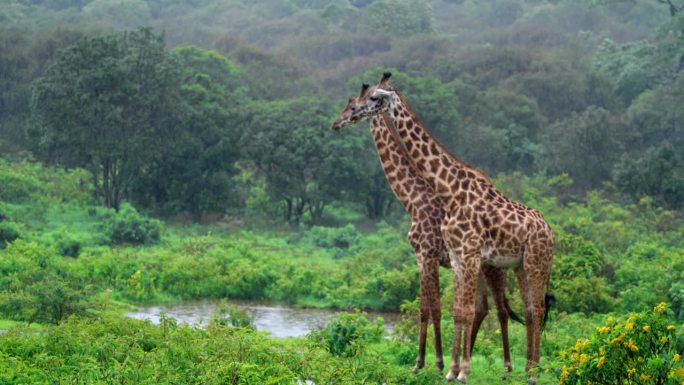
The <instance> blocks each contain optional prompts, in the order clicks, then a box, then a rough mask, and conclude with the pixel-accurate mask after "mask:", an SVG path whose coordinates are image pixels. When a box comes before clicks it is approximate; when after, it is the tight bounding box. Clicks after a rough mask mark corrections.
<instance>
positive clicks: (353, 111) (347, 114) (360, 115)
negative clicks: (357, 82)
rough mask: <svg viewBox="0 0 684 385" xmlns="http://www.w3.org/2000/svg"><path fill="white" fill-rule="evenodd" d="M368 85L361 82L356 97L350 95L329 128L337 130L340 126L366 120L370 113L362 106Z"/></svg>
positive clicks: (366, 95)
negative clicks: (359, 90)
mask: <svg viewBox="0 0 684 385" xmlns="http://www.w3.org/2000/svg"><path fill="white" fill-rule="evenodd" d="M369 88H370V86H369V85H368V84H366V83H363V85H362V86H361V92H360V93H359V95H358V96H357V97H350V98H349V101H348V102H347V106H346V107H344V109H343V110H342V112H341V113H340V117H339V118H337V120H335V122H334V123H333V124H332V126H331V127H330V129H331V130H333V131H337V130H339V129H340V128H342V127H344V126H346V125H349V124H354V123H358V122H360V121H363V120H366V119H367V118H368V117H369V116H370V115H366V114H365V113H364V109H363V106H364V105H365V101H366V99H368V90H369Z"/></svg>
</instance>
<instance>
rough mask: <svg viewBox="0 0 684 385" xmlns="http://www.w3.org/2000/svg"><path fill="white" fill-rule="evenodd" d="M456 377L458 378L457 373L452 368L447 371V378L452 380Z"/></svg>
mask: <svg viewBox="0 0 684 385" xmlns="http://www.w3.org/2000/svg"><path fill="white" fill-rule="evenodd" d="M455 379H456V374H455V373H454V372H453V371H452V370H450V371H449V373H447V375H446V380H447V381H450V382H451V381H453V380H455Z"/></svg>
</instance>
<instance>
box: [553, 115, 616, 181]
mask: <svg viewBox="0 0 684 385" xmlns="http://www.w3.org/2000/svg"><path fill="white" fill-rule="evenodd" d="M624 132H625V126H624V124H623V122H622V121H621V120H620V118H619V117H616V116H614V115H613V114H611V113H610V112H609V111H606V110H604V109H602V108H600V107H595V106H591V107H589V108H587V109H586V110H585V111H583V112H581V113H579V114H573V115H572V116H571V117H569V118H568V119H565V120H562V121H559V122H557V123H554V124H552V125H551V126H550V127H549V128H548V132H546V133H545V135H544V138H543V141H544V147H545V148H546V149H547V153H546V154H545V156H544V158H543V159H542V162H543V163H542V165H543V168H544V169H545V170H546V171H547V172H548V173H549V174H551V175H559V174H561V173H567V174H568V175H569V176H570V177H571V178H572V179H573V180H574V181H575V182H576V183H575V185H576V186H578V187H580V188H583V189H587V188H590V187H593V186H596V185H598V184H599V183H601V182H602V181H605V180H608V179H610V177H611V172H612V169H613V166H614V164H615V162H616V161H617V159H618V157H619V156H620V154H621V152H622V151H621V150H622V148H624V142H623V139H624Z"/></svg>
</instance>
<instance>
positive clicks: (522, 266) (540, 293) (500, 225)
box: [357, 73, 555, 383]
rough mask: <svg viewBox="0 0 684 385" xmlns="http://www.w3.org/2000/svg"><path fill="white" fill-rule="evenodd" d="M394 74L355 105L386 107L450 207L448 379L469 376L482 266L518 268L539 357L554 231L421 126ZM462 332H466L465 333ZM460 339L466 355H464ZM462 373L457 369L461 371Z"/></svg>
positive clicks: (366, 110) (368, 113) (445, 229)
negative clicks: (393, 82)
mask: <svg viewBox="0 0 684 385" xmlns="http://www.w3.org/2000/svg"><path fill="white" fill-rule="evenodd" d="M390 76H391V74H390V73H385V75H384V76H383V78H382V80H381V81H380V82H379V83H378V84H377V85H376V86H374V87H373V88H372V89H371V90H370V91H369V97H368V98H366V99H365V101H366V104H364V105H362V106H357V108H359V109H361V110H362V112H361V113H360V115H362V116H365V117H372V116H377V115H379V114H384V113H386V114H388V115H389V116H390V118H391V119H390V120H391V126H392V127H393V129H394V130H396V133H397V135H398V136H399V138H400V140H401V141H402V143H403V145H404V146H405V148H406V153H407V154H408V158H409V160H410V161H411V163H412V164H414V165H415V167H416V169H417V170H418V172H419V174H420V175H421V176H422V177H423V178H424V179H425V181H426V182H427V183H428V184H429V185H430V187H432V190H433V191H434V192H435V193H436V195H438V196H439V197H441V198H442V199H443V200H444V204H445V207H446V209H447V216H446V217H445V219H444V221H443V223H442V226H441V230H442V236H443V239H444V242H445V244H446V247H447V249H448V250H449V254H450V258H451V260H452V265H453V267H454V287H455V288H458V293H456V294H457V295H455V296H454V315H455V318H454V329H455V330H454V341H453V346H452V349H453V352H452V356H451V365H450V370H449V373H448V374H447V380H453V379H455V378H456V379H457V380H458V381H460V382H463V383H465V382H467V377H468V374H469V373H470V361H471V352H472V343H473V338H472V334H473V328H472V326H473V324H474V323H475V322H476V321H477V319H476V300H477V299H476V298H477V297H476V293H477V291H478V286H481V285H482V283H481V279H479V271H480V269H481V267H482V266H494V267H500V268H513V269H514V271H515V273H516V276H517V278H518V282H519V285H520V291H521V294H522V297H523V301H524V303H525V319H526V324H527V363H526V365H525V370H526V371H527V372H528V376H529V381H530V383H536V378H534V377H533V373H532V372H531V371H530V369H532V368H533V367H535V366H536V365H537V364H538V363H539V355H540V351H539V349H540V342H541V341H540V337H541V326H542V322H543V318H544V316H545V309H546V304H545V297H544V289H545V286H546V285H547V283H548V279H549V275H550V270H551V260H552V259H553V248H554V244H555V240H554V236H553V232H552V231H551V228H550V227H549V225H548V224H547V223H546V221H544V218H543V217H542V215H541V214H540V213H539V212H537V211H536V210H533V209H530V208H528V207H526V206H524V205H522V204H520V203H517V202H513V201H511V200H510V199H508V198H507V197H505V196H504V195H503V194H502V193H500V192H499V191H498V190H497V189H496V187H494V185H493V184H492V182H491V181H490V180H489V178H488V177H487V176H486V175H485V174H484V173H483V172H482V171H480V170H478V169H476V168H474V167H472V166H470V165H468V164H466V163H465V162H463V161H461V160H459V159H457V158H456V157H454V156H453V155H451V154H450V153H449V152H448V151H447V150H446V149H445V148H444V147H443V146H442V145H441V144H440V143H439V142H438V141H437V140H436V139H435V138H434V137H433V136H432V135H431V134H430V133H429V132H428V131H427V130H426V129H425V127H424V125H423V123H422V122H421V121H420V120H419V119H418V116H417V115H416V114H415V113H414V112H413V111H412V110H411V109H410V107H409V106H408V104H407V103H406V100H405V99H404V98H403V97H402V95H401V94H400V93H399V91H398V90H397V89H395V88H394V87H392V86H390V85H389V78H390ZM462 337H463V339H461V338H462ZM461 342H462V343H463V360H462V361H461V360H460V354H461ZM457 374H458V376H457Z"/></svg>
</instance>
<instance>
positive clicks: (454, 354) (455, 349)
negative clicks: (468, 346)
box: [446, 251, 462, 381]
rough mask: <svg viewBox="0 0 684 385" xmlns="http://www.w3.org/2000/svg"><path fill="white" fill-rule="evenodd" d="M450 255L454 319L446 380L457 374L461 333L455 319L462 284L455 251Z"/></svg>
mask: <svg viewBox="0 0 684 385" xmlns="http://www.w3.org/2000/svg"><path fill="white" fill-rule="evenodd" d="M449 254H450V257H451V265H452V271H453V277H454V301H453V305H452V306H453V307H452V309H451V311H452V316H453V319H454V338H453V341H452V344H451V363H450V364H449V373H447V375H446V380H447V381H453V380H455V379H456V376H457V375H458V372H459V370H460V362H461V357H460V355H461V351H460V346H461V333H460V332H459V330H458V322H457V319H458V317H459V315H458V311H459V307H458V298H459V297H460V295H461V294H460V293H461V290H462V284H461V279H460V278H459V277H460V275H461V272H460V269H459V267H458V263H457V261H456V256H455V252H453V251H449Z"/></svg>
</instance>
